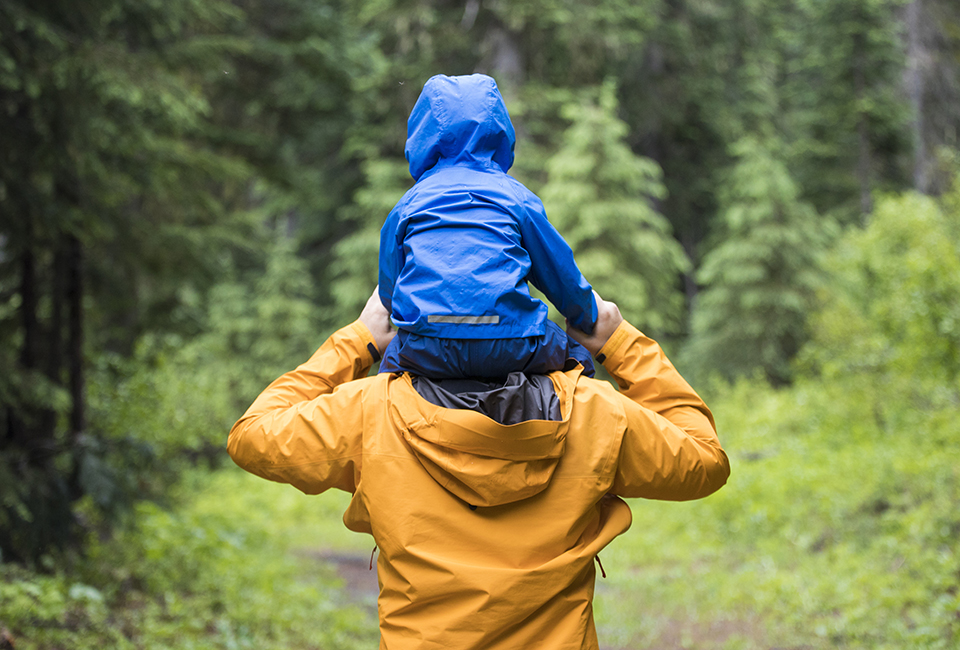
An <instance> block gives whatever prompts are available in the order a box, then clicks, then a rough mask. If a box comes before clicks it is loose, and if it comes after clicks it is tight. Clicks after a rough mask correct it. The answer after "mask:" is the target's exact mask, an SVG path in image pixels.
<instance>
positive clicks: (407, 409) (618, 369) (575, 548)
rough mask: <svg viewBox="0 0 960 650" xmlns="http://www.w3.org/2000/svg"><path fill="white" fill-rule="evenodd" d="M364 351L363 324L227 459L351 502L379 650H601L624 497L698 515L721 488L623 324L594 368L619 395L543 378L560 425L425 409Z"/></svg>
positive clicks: (301, 375) (246, 420)
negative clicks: (674, 504)
mask: <svg viewBox="0 0 960 650" xmlns="http://www.w3.org/2000/svg"><path fill="white" fill-rule="evenodd" d="M371 344H373V338H372V336H371V334H370V332H369V330H368V329H367V328H366V327H365V326H364V325H363V324H362V323H360V322H359V321H357V322H354V323H353V324H351V325H349V326H347V327H345V328H343V329H341V330H339V331H337V332H336V333H334V334H333V335H332V336H331V337H330V338H329V339H328V340H327V341H326V342H325V343H324V344H323V345H322V346H321V347H320V349H319V350H317V352H316V353H315V354H314V355H313V356H312V357H311V358H310V359H309V360H308V361H307V362H306V363H304V364H303V365H301V366H300V367H299V368H297V369H296V370H294V371H292V372H289V373H287V374H285V375H283V376H282V377H280V378H279V379H277V380H276V381H275V382H273V383H272V384H271V385H270V386H269V387H268V388H267V389H266V390H265V391H264V392H263V393H262V394H261V395H260V397H258V398H257V400H256V401H255V402H254V403H253V405H252V406H251V407H250V409H249V410H248V411H247V412H246V414H245V415H244V416H243V417H242V418H241V419H240V420H239V421H238V422H237V423H236V425H234V427H233V430H232V431H231V432H230V437H229V442H228V449H229V451H230V455H231V456H232V457H233V459H234V460H235V461H236V463H237V464H238V465H240V466H241V467H243V468H244V469H246V470H248V471H250V472H253V473H254V474H257V475H258V476H262V477H263V478H266V479H270V480H273V481H280V482H283V483H290V484H292V485H294V486H295V487H297V488H299V489H300V490H302V491H303V492H306V493H308V494H319V493H320V492H323V491H324V490H328V489H330V488H339V489H341V490H346V491H347V492H350V493H352V494H353V499H352V500H351V502H350V505H349V507H348V508H347V511H346V512H345V513H344V516H343V521H344V523H345V524H346V526H347V528H349V529H350V530H354V531H357V532H363V533H369V534H371V535H372V536H373V538H374V541H375V542H376V544H377V546H379V548H380V556H379V558H378V560H377V570H378V577H379V582H380V597H379V601H378V608H379V615H380V633H381V640H380V647H381V649H389V650H402V649H407V648H418V649H423V650H440V649H444V650H448V649H451V648H453V649H457V650H461V649H466V648H485V649H486V648H503V649H506V648H511V649H514V648H516V649H520V648H523V649H528V648H548V649H557V650H559V649H567V648H570V649H573V648H577V649H583V648H591V649H596V648H598V647H599V646H598V645H597V635H596V630H595V627H594V622H593V610H592V601H593V591H594V579H595V568H594V558H595V557H596V556H597V554H598V553H599V552H600V550H601V549H603V548H604V547H605V546H606V545H607V544H609V543H610V541H611V540H612V539H613V538H614V537H616V536H617V535H619V534H621V533H623V532H624V531H626V530H627V528H628V527H629V526H630V521H631V515H630V508H629V507H628V506H627V504H626V503H624V502H623V501H622V500H621V499H620V498H619V497H645V498H650V499H668V500H686V499H696V498H699V497H704V496H707V495H708V494H711V493H712V492H714V491H715V490H717V489H719V488H720V487H721V486H722V485H723V484H724V483H725V482H726V479H727V476H728V475H729V471H730V470H729V464H728V461H727V457H726V454H724V452H723V450H722V449H721V448H720V443H719V441H718V440H717V435H716V432H715V428H714V423H713V418H712V416H711V414H710V411H709V410H708V409H707V407H706V405H705V404H704V403H703V401H702V400H701V399H700V397H699V396H697V394H696V393H695V392H694V391H693V389H692V388H690V386H689V385H688V384H687V382H686V381H684V379H683V378H682V377H681V376H680V375H679V373H677V371H676V370H675V369H674V367H673V366H672V365H671V363H670V362H669V360H668V359H667V358H666V356H664V354H663V352H662V350H661V349H660V346H659V345H657V343H656V342H655V341H653V340H651V339H649V338H647V337H646V336H644V335H643V334H642V333H640V332H639V331H638V330H637V329H635V328H634V327H633V326H631V325H630V324H629V323H627V322H626V321H624V322H623V323H622V324H621V325H620V326H619V328H618V329H617V330H616V332H615V333H614V334H613V336H611V337H610V339H609V340H608V341H607V343H606V345H605V346H604V348H603V349H602V350H601V351H600V355H598V358H599V359H604V361H603V364H604V366H605V367H606V368H607V370H608V371H609V372H610V374H611V375H613V377H615V378H616V379H617V381H618V383H619V385H620V392H619V393H618V392H617V391H616V390H615V389H614V388H613V386H611V385H610V384H608V383H606V382H603V381H599V380H595V379H590V378H586V377H583V376H581V375H580V367H579V366H578V367H577V368H576V369H574V370H571V371H568V372H565V373H562V372H556V373H553V374H552V375H550V378H551V380H552V382H553V384H554V387H555V388H556V392H557V396H558V397H559V401H560V408H561V414H562V420H561V421H557V422H552V421H545V420H531V421H526V422H521V423H519V424H514V425H509V426H507V425H500V424H498V423H496V422H495V421H493V420H491V419H489V418H487V417H486V416H485V415H483V414H481V413H478V412H475V411H469V410H453V409H446V408H442V407H439V406H435V405H433V404H431V403H429V402H427V401H426V400H425V399H423V398H421V397H420V395H419V394H418V393H417V392H416V390H415V389H414V387H413V385H412V382H411V379H410V376H409V375H407V374H377V375H374V376H371V377H367V376H366V375H367V373H368V371H369V369H370V366H371V365H372V363H373V358H372V356H371V352H370V351H369V349H368V345H371ZM374 349H375V348H374ZM471 506H476V508H475V509H474V508H471Z"/></svg>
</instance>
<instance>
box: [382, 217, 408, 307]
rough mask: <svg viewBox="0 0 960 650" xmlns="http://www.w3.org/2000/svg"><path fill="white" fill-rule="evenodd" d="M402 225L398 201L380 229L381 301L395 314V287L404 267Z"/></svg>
mask: <svg viewBox="0 0 960 650" xmlns="http://www.w3.org/2000/svg"><path fill="white" fill-rule="evenodd" d="M399 225H400V204H399V203H398V204H397V205H396V206H395V207H394V208H393V210H391V211H390V214H389V215H388V216H387V220H386V221H385V222H384V224H383V228H381V229H380V260H379V267H380V270H379V273H378V286H379V289H378V290H379V293H380V302H382V303H383V308H384V309H386V310H387V311H388V312H390V314H393V288H394V287H395V286H396V284H397V277H399V275H400V269H401V268H402V267H403V244H402V242H400V241H398V238H397V229H398V227H399Z"/></svg>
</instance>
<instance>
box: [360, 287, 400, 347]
mask: <svg viewBox="0 0 960 650" xmlns="http://www.w3.org/2000/svg"><path fill="white" fill-rule="evenodd" d="M379 289H380V287H379V286H377V287H375V288H374V289H373V294H372V295H371V296H370V297H369V298H367V304H366V305H364V307H363V311H361V312H360V319H359V320H360V322H361V323H363V324H364V325H366V326H367V329H368V330H370V333H371V334H372V335H373V340H374V341H375V342H376V344H377V350H378V351H379V352H380V354H381V355H382V354H383V351H384V350H386V349H387V345H389V343H390V341H391V340H393V337H394V336H396V335H397V330H396V329H394V327H393V323H391V322H390V314H389V312H387V310H386V308H385V307H384V306H383V303H382V302H380V293H379Z"/></svg>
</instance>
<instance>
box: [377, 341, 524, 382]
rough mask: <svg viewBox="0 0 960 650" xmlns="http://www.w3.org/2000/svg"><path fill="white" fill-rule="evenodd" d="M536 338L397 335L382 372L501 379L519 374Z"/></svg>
mask: <svg viewBox="0 0 960 650" xmlns="http://www.w3.org/2000/svg"><path fill="white" fill-rule="evenodd" d="M537 342H538V338H537V337H532V338H526V339H524V338H520V339H440V338H433V337H429V336H420V335H418V334H410V333H408V332H404V331H403V330H401V331H399V332H397V336H395V337H394V338H393V340H392V341H391V342H390V344H389V345H388V346H387V349H386V350H385V351H384V354H383V360H382V361H381V362H380V372H402V371H408V372H412V373H414V374H416V375H423V376H425V377H430V378H432V379H499V378H503V377H506V376H507V375H509V374H510V373H511V372H519V371H522V370H524V367H525V366H526V365H527V364H528V363H529V361H530V360H531V359H532V358H533V357H534V355H535V353H536V351H537Z"/></svg>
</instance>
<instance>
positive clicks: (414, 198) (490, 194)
mask: <svg viewBox="0 0 960 650" xmlns="http://www.w3.org/2000/svg"><path fill="white" fill-rule="evenodd" d="M515 142H516V135H515V133H514V130H513V124H512V123H511V122H510V116H509V115H508V113H507V107H506V105H505V104H504V102H503V97H501V95H500V91H499V90H498V89H497V84H496V82H495V81H494V80H493V79H491V78H490V77H488V76H486V75H480V74H474V75H470V76H463V77H447V76H444V75H437V76H435V77H432V78H430V79H429V80H428V81H427V83H426V84H425V85H424V87H423V91H422V92H421V94H420V98H419V99H418V100H417V103H416V105H415V106H414V107H413V112H412V113H411V114H410V119H409V120H408V122H407V145H406V150H405V154H406V157H407V161H408V162H409V163H410V174H411V176H413V178H414V180H415V181H416V183H415V185H414V186H413V187H412V188H410V190H408V191H407V193H406V194H404V196H403V198H401V199H400V201H399V202H398V203H397V205H396V206H395V207H394V209H393V210H392V211H391V212H390V215H389V216H388V217H387V220H386V222H385V223H384V225H383V228H382V229H381V231H380V299H381V301H382V302H383V305H384V307H385V308H386V309H387V310H388V311H389V312H390V315H391V319H392V320H393V323H394V325H396V326H397V327H398V328H400V329H403V330H406V331H408V332H413V333H415V334H419V335H421V336H430V337H437V338H453V339H504V338H520V337H528V336H542V335H543V334H544V332H545V324H546V320H547V306H546V305H545V304H543V302H541V301H540V300H536V299H534V298H533V297H531V296H530V291H529V289H528V288H527V281H529V282H531V283H532V284H533V285H534V286H535V287H537V288H538V289H540V291H542V292H543V293H544V295H546V297H547V298H548V299H549V300H550V301H551V302H552V303H553V304H554V305H555V306H556V307H557V309H558V310H559V311H560V313H561V314H563V315H564V316H565V317H566V318H567V319H569V321H570V322H571V323H572V324H573V325H574V326H576V327H578V328H579V329H581V330H583V331H584V332H587V333H591V332H592V331H593V326H594V325H595V324H596V320H597V307H596V302H595V301H594V298H593V291H592V288H591V287H590V284H589V283H588V282H587V281H586V279H585V278H584V277H583V274H582V273H580V270H579V269H578V268H577V265H576V263H575V262H574V259H573V251H571V250H570V246H568V245H567V243H566V241H564V239H563V237H561V236H560V234H559V233H558V232H557V230H556V229H555V228H554V227H553V226H552V225H551V224H550V222H549V221H547V217H546V214H545V212H544V209H543V204H542V203H541V202H540V199H538V198H537V197H536V196H535V195H534V194H533V192H531V191H530V190H528V189H527V188H526V187H524V186H523V184H521V183H520V182H519V181H517V180H516V179H514V178H513V177H511V176H509V175H507V173H506V172H507V170H508V169H510V166H511V165H512V164H513V146H514V143H515Z"/></svg>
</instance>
